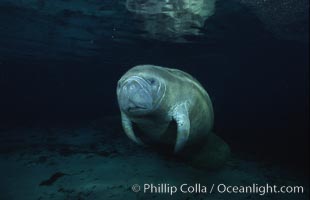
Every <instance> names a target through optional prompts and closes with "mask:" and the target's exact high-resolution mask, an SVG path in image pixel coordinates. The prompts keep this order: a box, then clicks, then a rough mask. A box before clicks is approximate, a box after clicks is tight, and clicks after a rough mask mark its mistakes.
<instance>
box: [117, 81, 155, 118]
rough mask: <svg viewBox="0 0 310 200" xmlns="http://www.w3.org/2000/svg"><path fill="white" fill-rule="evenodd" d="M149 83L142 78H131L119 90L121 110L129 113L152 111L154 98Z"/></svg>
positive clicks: (121, 84)
mask: <svg viewBox="0 0 310 200" xmlns="http://www.w3.org/2000/svg"><path fill="white" fill-rule="evenodd" d="M151 92H152V91H151V90H150V89H149V86H148V83H146V81H145V80H143V79H142V78H140V77H130V78H128V79H126V80H125V81H123V82H121V83H120V85H119V88H118V102H119V105H120V108H121V109H122V110H123V111H125V112H127V113H134V112H138V111H147V110H151V109H152V105H153V98H152V94H151Z"/></svg>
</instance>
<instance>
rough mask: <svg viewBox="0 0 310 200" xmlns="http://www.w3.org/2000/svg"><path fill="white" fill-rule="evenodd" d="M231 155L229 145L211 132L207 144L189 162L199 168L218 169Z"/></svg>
mask: <svg viewBox="0 0 310 200" xmlns="http://www.w3.org/2000/svg"><path fill="white" fill-rule="evenodd" d="M229 155H230V148H229V146H228V145H227V144H226V143H225V142H224V141H223V140H222V139H221V138H220V137H218V136H217V135H216V134H214V133H212V132H211V133H210V135H209V136H208V140H207V142H206V144H205V145H204V146H203V147H202V148H201V150H200V151H199V152H197V153H196V154H195V155H194V156H193V157H192V159H191V160H189V163H190V164H191V165H193V166H194V167H197V168H209V169H216V168H219V167H221V166H222V165H223V164H224V163H225V162H226V161H227V159H228V157H229Z"/></svg>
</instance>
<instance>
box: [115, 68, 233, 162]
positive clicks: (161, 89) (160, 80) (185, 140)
mask: <svg viewBox="0 0 310 200" xmlns="http://www.w3.org/2000/svg"><path fill="white" fill-rule="evenodd" d="M117 99H118V105H119V108H120V112H121V120H122V126H123V129H124V132H125V133H126V135H127V136H128V137H129V138H130V139H131V140H132V141H134V142H135V143H137V144H139V145H146V146H151V147H155V148H157V149H161V150H163V151H165V152H166V153H171V154H172V155H175V156H176V157H177V158H182V159H184V160H185V161H188V162H189V163H190V164H192V165H193V166H197V167H202V168H204V167H207V168H217V167H219V166H221V165H223V163H224V162H225V161H226V159H227V158H228V155H229V153H230V148H229V146H228V145H227V144H226V143H225V142H224V141H223V140H222V139H221V138H219V137H218V136H217V135H216V134H215V133H214V132H212V128H213V121H214V113H213V107H212V102H211V100H210V97H209V95H208V93H207V92H206V90H205V89H204V88H203V87H202V85H201V84H200V83H199V82H198V81H197V80H196V79H195V78H194V77H192V76H191V75H189V74H188V73H186V72H183V71H181V70H178V69H172V68H165V67H160V66H155V65H138V66H135V67H133V68H131V69H130V70H128V71H127V72H126V73H125V74H124V75H123V76H122V77H121V78H120V80H119V81H118V85H117Z"/></svg>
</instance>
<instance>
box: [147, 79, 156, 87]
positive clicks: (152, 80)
mask: <svg viewBox="0 0 310 200" xmlns="http://www.w3.org/2000/svg"><path fill="white" fill-rule="evenodd" d="M148 82H149V84H151V85H153V84H154V83H155V82H156V80H155V78H149V79H148Z"/></svg>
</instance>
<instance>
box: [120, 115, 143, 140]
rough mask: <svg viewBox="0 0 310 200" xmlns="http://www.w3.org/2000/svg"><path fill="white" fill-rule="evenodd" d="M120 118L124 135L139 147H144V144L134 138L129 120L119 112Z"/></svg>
mask: <svg viewBox="0 0 310 200" xmlns="http://www.w3.org/2000/svg"><path fill="white" fill-rule="evenodd" d="M121 117H122V125H123V129H124V131H125V133H126V135H127V136H128V137H129V138H130V139H131V140H133V141H134V142H136V143H137V144H139V145H144V143H143V142H142V141H141V140H140V139H139V138H137V137H136V135H135V133H134V131H133V128H132V122H131V121H130V119H129V118H128V117H127V115H126V114H125V113H123V112H121Z"/></svg>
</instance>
